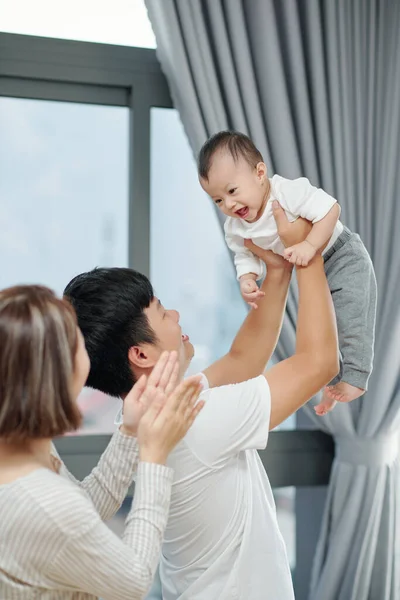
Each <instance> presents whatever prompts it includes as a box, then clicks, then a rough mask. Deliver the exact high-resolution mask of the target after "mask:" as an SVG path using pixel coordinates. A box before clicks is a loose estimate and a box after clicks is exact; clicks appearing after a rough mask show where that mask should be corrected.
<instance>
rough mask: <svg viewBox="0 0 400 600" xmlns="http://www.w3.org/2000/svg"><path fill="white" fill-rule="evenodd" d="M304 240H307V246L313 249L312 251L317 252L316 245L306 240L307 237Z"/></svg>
mask: <svg viewBox="0 0 400 600" xmlns="http://www.w3.org/2000/svg"><path fill="white" fill-rule="evenodd" d="M304 241H305V242H307V244H308V245H309V246H311V248H312V249H313V250H314V252H317V251H318V248H317V247H316V246H315V245H314V244H313V243H312V242H310V240H308V239H307V238H306V239H305V240H304Z"/></svg>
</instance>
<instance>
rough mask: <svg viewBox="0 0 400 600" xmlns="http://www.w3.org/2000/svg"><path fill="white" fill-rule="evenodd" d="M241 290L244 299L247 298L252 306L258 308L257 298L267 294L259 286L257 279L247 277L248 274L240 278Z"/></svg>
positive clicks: (246, 300)
mask: <svg viewBox="0 0 400 600" xmlns="http://www.w3.org/2000/svg"><path fill="white" fill-rule="evenodd" d="M240 291H241V294H242V297H243V300H245V302H247V304H248V305H249V306H251V308H258V306H257V300H259V299H260V298H262V297H263V296H264V295H265V294H264V292H262V291H261V290H260V288H259V287H258V284H257V281H256V280H255V279H254V278H253V277H250V276H249V277H247V276H246V275H244V276H243V277H241V278H240Z"/></svg>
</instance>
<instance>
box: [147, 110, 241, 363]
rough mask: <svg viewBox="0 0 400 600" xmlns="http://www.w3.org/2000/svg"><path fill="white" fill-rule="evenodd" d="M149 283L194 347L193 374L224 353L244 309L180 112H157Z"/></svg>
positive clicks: (153, 139) (153, 119)
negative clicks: (177, 315)
mask: <svg viewBox="0 0 400 600" xmlns="http://www.w3.org/2000/svg"><path fill="white" fill-rule="evenodd" d="M150 249H151V280H152V283H153V285H154V287H155V291H156V294H157V295H158V296H159V297H160V299H161V300H162V302H163V304H164V306H165V307H167V308H176V309H178V310H179V312H180V314H181V323H182V329H183V331H184V332H185V333H187V334H188V335H190V338H191V341H192V343H193V344H194V346H195V358H194V360H193V361H192V368H191V372H196V371H199V370H200V369H203V368H205V367H206V366H208V365H209V364H210V363H211V362H212V361H214V360H216V359H217V358H220V357H221V356H222V355H223V354H224V353H225V352H227V350H228V349H229V346H230V344H231V342H232V340H233V338H234V336H235V334H236V332H237V331H238V329H239V327H240V324H241V323H242V321H243V319H244V317H245V315H246V308H245V305H244V303H243V301H242V298H241V296H240V291H239V286H238V284H237V281H236V277H235V273H234V267H233V264H232V260H231V257H230V255H229V250H228V249H227V247H226V245H225V241H224V236H223V232H222V231H221V227H220V224H219V222H218V219H217V215H216V213H215V209H214V207H213V205H212V203H211V200H210V199H209V198H208V197H207V196H206V194H204V192H203V191H202V189H201V187H200V184H199V182H198V179H197V169H196V163H195V160H194V157H193V154H192V151H191V149H190V147H189V144H188V141H187V138H186V136H185V134H184V131H183V127H182V124H181V122H180V120H179V115H178V113H177V111H176V110H171V109H163V108H152V110H151V245H150Z"/></svg>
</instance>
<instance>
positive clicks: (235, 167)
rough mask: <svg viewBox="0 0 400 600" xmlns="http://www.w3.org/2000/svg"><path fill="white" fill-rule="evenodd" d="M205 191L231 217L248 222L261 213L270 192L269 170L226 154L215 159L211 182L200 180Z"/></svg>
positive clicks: (216, 155) (261, 163)
mask: <svg viewBox="0 0 400 600" xmlns="http://www.w3.org/2000/svg"><path fill="white" fill-rule="evenodd" d="M200 184H201V187H202V188H203V190H204V191H205V192H206V193H207V194H208V195H209V196H211V198H212V200H213V201H214V202H215V204H216V205H217V206H218V208H219V209H220V210H221V212H223V213H224V215H227V216H228V217H233V218H234V219H243V220H245V221H247V222H249V223H251V222H253V221H256V220H257V219H258V218H259V217H260V216H261V214H262V212H263V209H264V207H265V202H266V199H267V193H268V191H269V181H268V178H267V167H266V166H265V164H264V163H263V162H259V163H258V164H257V165H256V166H255V167H252V166H251V165H250V164H249V163H248V162H247V161H246V160H245V159H244V158H241V157H239V158H238V159H237V160H235V159H234V158H233V156H232V155H231V154H230V153H229V152H226V151H219V152H217V153H216V154H215V156H213V158H212V164H211V168H210V171H209V174H208V179H205V178H200Z"/></svg>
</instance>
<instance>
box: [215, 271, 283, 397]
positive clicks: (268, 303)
mask: <svg viewBox="0 0 400 600" xmlns="http://www.w3.org/2000/svg"><path fill="white" fill-rule="evenodd" d="M291 273H292V271H291V268H290V267H289V265H288V266H287V267H283V268H275V269H270V270H269V272H268V273H267V276H266V278H265V280H264V282H263V284H262V286H261V290H262V291H263V292H264V293H265V296H264V297H263V298H261V299H260V300H258V309H257V310H252V311H250V312H249V314H248V315H247V317H246V319H245V321H244V323H243V325H242V326H241V328H240V330H239V332H238V334H237V335H236V337H235V339H234V341H233V344H232V346H231V349H230V350H229V352H228V354H226V355H225V356H223V357H222V358H221V359H220V360H218V361H217V362H215V363H214V364H213V365H211V366H210V367H209V368H208V369H206V370H205V371H204V373H205V375H206V377H207V379H208V381H209V383H210V386H211V387H215V386H219V385H226V384H229V383H239V382H241V381H245V380H246V379H250V378H252V377H257V376H258V375H260V374H261V373H262V372H263V371H264V369H265V366H266V364H267V362H268V361H269V359H270V358H271V356H272V353H273V351H274V349H275V346H276V344H277V341H278V338H279V334H280V331H281V327H282V321H283V315H284V312H285V306H286V298H287V293H288V289H289V283H290V278H291Z"/></svg>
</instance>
